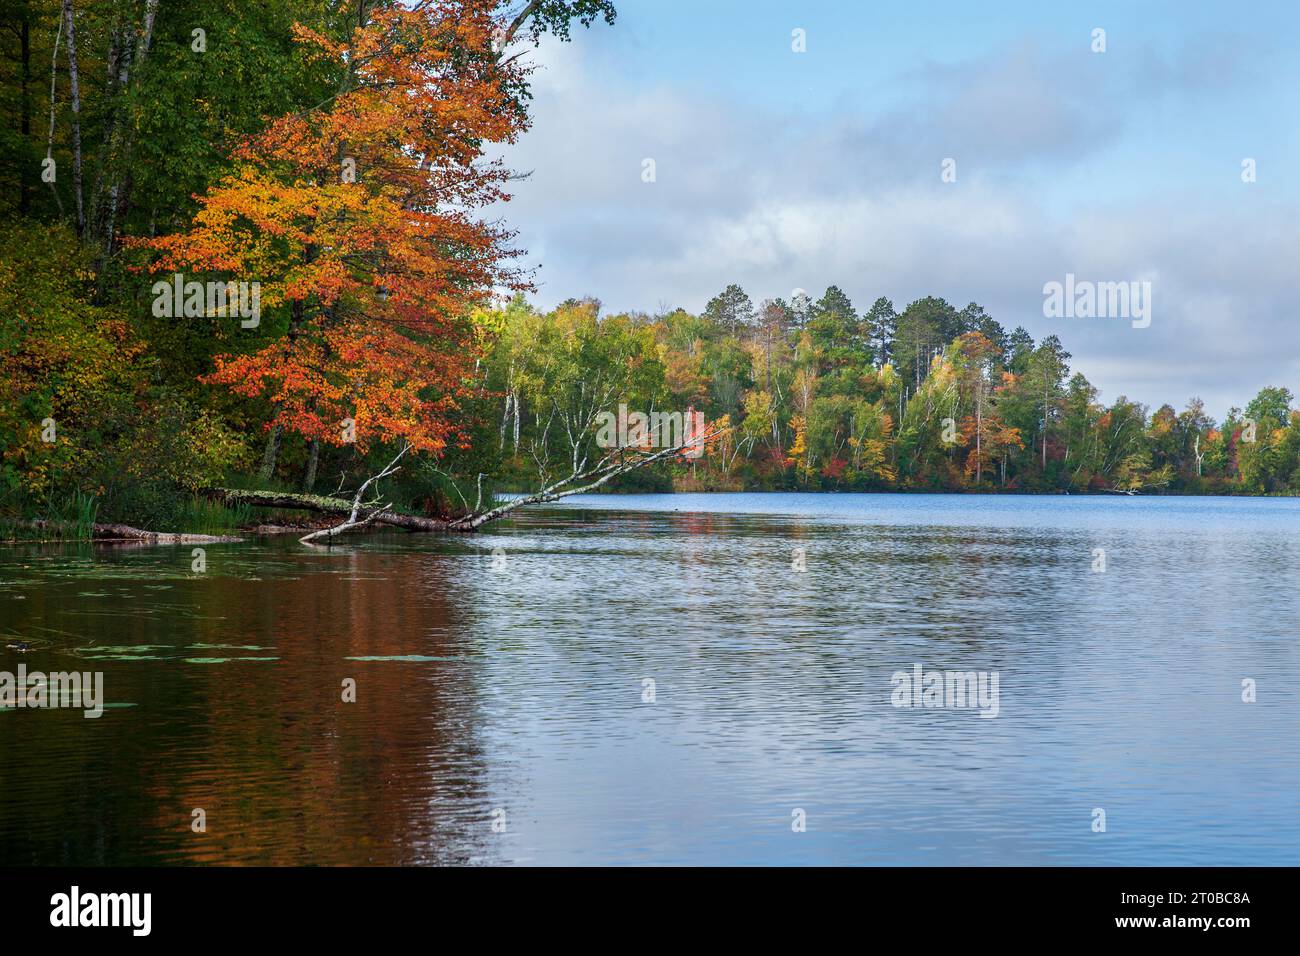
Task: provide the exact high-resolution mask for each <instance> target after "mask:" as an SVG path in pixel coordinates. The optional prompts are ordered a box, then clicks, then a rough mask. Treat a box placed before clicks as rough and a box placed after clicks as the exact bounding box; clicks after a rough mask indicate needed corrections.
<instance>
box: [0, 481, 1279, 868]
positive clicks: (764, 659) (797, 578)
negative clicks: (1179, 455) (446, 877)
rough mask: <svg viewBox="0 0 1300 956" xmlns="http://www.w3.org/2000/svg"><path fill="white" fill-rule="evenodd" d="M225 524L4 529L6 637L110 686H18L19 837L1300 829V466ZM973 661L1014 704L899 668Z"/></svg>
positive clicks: (197, 842)
mask: <svg viewBox="0 0 1300 956" xmlns="http://www.w3.org/2000/svg"><path fill="white" fill-rule="evenodd" d="M191 552H192V549H191V548H189V547H175V548H170V547H126V548H123V547H110V546H89V545H76V546H34V545H33V546H9V547H4V548H0V630H2V631H3V637H4V639H3V640H0V671H7V672H16V671H17V669H18V667H19V665H20V664H21V665H25V666H26V668H27V670H28V671H29V672H30V671H36V670H41V671H47V672H49V671H74V670H75V671H87V672H96V671H98V672H102V674H103V688H104V701H105V702H106V704H105V708H104V710H103V713H102V715H101V716H100V717H98V718H96V719H86V718H85V717H84V716H83V713H82V711H81V710H79V709H75V708H68V709H32V708H9V709H6V710H0V864H5V865H12V864H71V865H85V864H114V865H116V864H196V863H219V864H236V863H239V864H253V863H258V864H546V865H549V864H854V865H857V864H862V865H881V864H885V865H900V864H902V865H907V864H976V865H987V864H1012V865H1015V864H1084V865H1089V864H1124V865H1133V864H1136V865H1147V864H1173V865H1180V864H1233V865H1257V864H1291V865H1294V864H1296V863H1300V796H1298V794H1300V651H1298V647H1300V644H1298V643H1297V635H1298V634H1300V591H1298V590H1297V588H1296V587H1295V581H1296V571H1297V568H1300V500H1292V499H1250V498H1149V497H1135V498H1129V497H1119V496H1114V497H1064V496H1062V497H1027V496H975V495H971V496H945V495H884V494H882V495H847V494H846V495H802V494H717V495H644V496H641V495H632V496H612V495H611V496H589V497H583V498H576V499H569V500H567V501H564V502H561V503H559V504H557V505H555V506H551V507H548V508H543V509H537V510H533V511H531V512H528V513H526V514H524V515H523V516H521V517H519V518H517V519H515V520H513V521H511V522H509V523H504V524H501V525H499V526H491V525H490V526H488V528H487V529H486V530H485V531H484V532H481V533H479V534H477V535H467V536H453V535H448V536H430V535H411V534H405V533H400V532H398V533H384V534H371V535H363V536H357V537H351V538H349V539H347V540H346V543H345V544H344V545H342V546H339V547H334V548H333V549H325V548H318V549H312V548H307V547H304V546H302V545H299V544H298V543H297V542H296V541H295V540H294V539H293V538H292V537H288V538H273V539H256V540H250V541H249V542H246V543H242V544H224V545H210V546H208V547H206V548H205V549H204V552H205V555H204V560H205V563H206V566H205V568H204V569H203V570H202V571H201V572H199V573H196V572H195V571H194V570H193V567H192V563H193V562H194V560H195V559H194V557H193V556H192V553H191ZM1103 567H1104V570H1103V569H1102V568H1103ZM796 568H803V570H797V569H796ZM19 640H21V641H25V642H27V643H28V644H29V645H30V649H29V650H28V651H27V652H26V653H20V652H18V651H17V650H13V649H4V647H3V645H4V644H7V643H14V642H16V641H19ZM936 671H937V672H957V673H960V674H972V676H974V675H975V674H978V675H980V677H981V679H984V678H988V681H987V682H985V683H984V685H983V686H984V689H985V690H986V691H989V690H992V689H993V687H994V686H996V716H993V713H994V709H993V708H992V707H991V706H972V705H974V704H977V703H979V702H978V701H976V700H974V699H968V700H966V701H965V702H964V706H963V701H962V700H961V698H960V696H959V697H957V698H955V699H954V698H953V697H952V695H951V694H948V695H947V696H945V693H946V689H950V684H951V682H949V683H947V684H945V683H944V674H942V673H941V674H940V675H939V679H940V684H939V686H940V690H941V691H943V693H940V694H938V698H939V699H938V701H937V703H939V704H943V705H944V706H937V705H936V706H924V705H923V702H922V700H921V697H922V695H921V693H920V690H921V688H919V687H918V688H917V690H918V693H917V695H916V696H917V698H918V699H917V700H916V701H915V703H916V704H917V706H897V704H898V703H899V690H900V687H906V686H907V685H908V681H910V680H911V679H912V678H913V677H914V676H917V675H918V674H919V675H927V674H929V673H931V672H936ZM899 674H901V675H902V679H900V678H898V677H897V676H896V675H899ZM993 678H996V685H993V684H992V679H993ZM349 682H355V690H354V691H352V690H351V688H352V686H353V685H352V684H351V683H349ZM924 682H925V685H926V687H927V688H928V687H929V686H931V685H930V680H929V678H928V677H925V678H924ZM1243 682H1244V683H1243ZM960 686H961V679H960V678H959V680H958V688H959V689H960ZM972 686H973V685H972ZM345 696H354V698H355V699H354V700H344V697H345ZM1243 697H1246V698H1253V699H1251V700H1249V701H1248V700H1243ZM954 701H955V703H954ZM989 703H990V701H989V700H988V699H987V697H986V698H985V699H984V701H983V704H984V705H988V704H989ZM200 811H201V812H200ZM1098 811H1103V812H1104V818H1103V817H1102V816H1100V815H1099V814H1098ZM1103 821H1104V831H1103V830H1102V829H1101V828H1100V827H1101V823H1102V822H1103ZM200 824H201V825H200Z"/></svg>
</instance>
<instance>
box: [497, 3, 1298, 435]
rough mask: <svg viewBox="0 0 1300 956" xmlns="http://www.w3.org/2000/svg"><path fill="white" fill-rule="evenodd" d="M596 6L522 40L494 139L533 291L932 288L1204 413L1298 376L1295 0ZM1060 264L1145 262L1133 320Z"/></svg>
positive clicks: (1089, 371) (1138, 390)
mask: <svg viewBox="0 0 1300 956" xmlns="http://www.w3.org/2000/svg"><path fill="white" fill-rule="evenodd" d="M617 6H618V9H619V17H618V21H617V23H616V24H615V25H614V26H613V27H612V28H611V27H607V26H605V25H603V24H601V25H597V26H593V27H592V28H591V30H589V31H580V32H578V33H575V36H574V42H572V43H570V44H560V43H554V42H548V43H546V44H544V45H543V47H542V48H541V49H540V50H539V51H537V53H536V55H535V57H534V60H535V62H536V63H537V66H538V68H537V71H536V73H535V75H534V94H535V102H534V124H533V128H532V130H531V131H529V132H528V133H527V134H526V135H525V136H524V138H523V139H522V140H521V141H520V143H518V144H517V145H515V146H514V147H512V148H510V149H509V150H508V151H507V153H506V156H507V159H508V161H509V163H510V164H511V166H512V167H513V168H515V169H517V170H520V171H523V172H530V173H531V175H529V176H528V177H527V178H526V179H525V180H523V181H521V182H519V183H517V184H516V189H515V197H514V199H513V201H512V202H510V203H509V204H507V205H506V206H504V207H503V208H502V209H501V210H500V211H501V213H502V214H503V216H504V218H505V220H506V221H507V223H508V224H509V225H511V226H512V227H513V228H515V229H517V230H518V232H519V240H518V242H519V245H521V246H522V247H524V248H525V249H527V251H528V255H527V260H526V261H527V262H528V264H529V265H530V266H531V267H533V268H534V269H535V282H536V284H537V286H538V291H537V294H536V296H535V300H536V302H537V303H538V304H539V305H541V306H543V307H550V306H552V305H554V304H556V303H557V302H559V301H561V300H563V299H565V298H568V297H570V296H575V297H580V296H584V295H591V296H595V297H596V298H598V299H600V300H601V301H602V302H603V303H604V304H605V308H606V311H614V312H618V311H626V310H641V311H647V312H657V311H660V310H662V309H664V308H666V307H675V306H682V307H684V308H686V309H688V310H691V311H698V310H701V309H702V308H703V307H704V304H705V302H706V301H707V300H708V299H709V298H710V297H711V296H713V295H714V294H716V293H717V292H718V291H719V290H721V289H722V288H723V287H724V286H726V285H727V284H728V283H731V282H738V283H740V284H741V285H742V286H743V287H744V288H745V290H746V291H747V292H749V294H750V295H751V297H752V298H753V299H754V300H755V301H756V302H757V301H759V300H761V299H764V298H771V297H776V296H782V297H787V298H788V297H789V296H790V295H791V293H792V291H793V290H794V289H806V290H808V292H809V293H810V294H812V295H813V297H814V298H815V297H817V296H818V295H820V294H821V292H822V290H824V289H825V288H826V286H827V285H830V284H832V283H833V284H836V285H839V286H840V287H841V288H842V289H844V290H845V291H846V292H847V293H848V294H849V296H850V297H851V298H852V299H853V301H854V303H855V305H857V306H858V307H859V309H865V308H866V307H868V306H869V305H870V304H871V302H872V301H873V300H874V299H875V298H876V297H877V296H880V295H885V296H888V297H889V298H891V299H892V300H893V301H894V303H895V305H896V307H898V309H899V310H900V311H901V310H902V308H903V307H904V306H905V305H906V304H907V303H908V302H910V301H912V300H914V299H917V298H920V297H922V296H925V295H940V296H943V297H945V298H946V299H948V300H949V301H950V302H952V303H954V304H955V305H957V306H958V307H961V306H963V305H965V304H966V303H967V302H970V301H972V300H973V301H976V302H979V303H980V304H981V305H983V306H984V307H985V309H986V310H988V312H989V313H990V314H991V315H993V316H994V317H995V318H996V319H998V320H999V321H1000V322H1001V323H1002V324H1003V325H1004V326H1005V327H1006V328H1007V329H1008V330H1010V329H1011V328H1013V327H1015V326H1017V325H1023V326H1024V327H1025V328H1026V329H1028V330H1029V331H1030V332H1031V333H1032V334H1033V335H1034V336H1035V338H1040V337H1042V336H1044V335H1048V334H1051V333H1055V334H1057V335H1059V336H1060V337H1061V339H1062V341H1063V342H1064V344H1065V346H1066V348H1067V349H1068V350H1069V351H1071V352H1072V353H1073V355H1074V359H1073V361H1072V363H1071V364H1072V366H1073V367H1074V368H1075V369H1077V370H1079V371H1083V372H1084V373H1085V374H1086V375H1087V376H1088V377H1089V379H1091V380H1092V382H1093V383H1094V384H1095V385H1097V386H1098V387H1099V388H1100V389H1101V391H1102V399H1103V400H1104V401H1111V400H1113V399H1114V398H1116V397H1117V396H1118V395H1120V394H1126V395H1128V397H1130V398H1133V399H1136V400H1139V401H1143V402H1147V403H1149V404H1151V405H1152V406H1153V407H1154V406H1156V405H1158V404H1160V403H1162V402H1166V401H1168V402H1171V403H1173V404H1174V405H1175V406H1177V407H1179V408H1181V407H1182V406H1183V404H1184V403H1185V402H1186V401H1187V399H1188V398H1189V397H1190V396H1192V395H1199V396H1200V397H1202V398H1203V399H1204V400H1205V401H1206V403H1207V405H1208V406H1209V410H1210V412H1211V414H1213V415H1215V416H1216V417H1222V416H1223V414H1224V413H1225V412H1226V410H1227V408H1228V407H1229V406H1230V405H1234V404H1235V405H1243V404H1244V403H1245V402H1246V401H1247V400H1248V399H1249V398H1250V397H1251V396H1253V395H1254V393H1255V392H1256V391H1257V390H1258V388H1259V387H1260V386H1263V385H1266V384H1275V385H1286V386H1288V387H1290V388H1291V389H1292V391H1295V392H1300V350H1297V349H1296V348H1295V345H1296V344H1297V343H1300V326H1298V325H1297V320H1298V319H1300V309H1298V308H1297V305H1298V304H1300V295H1298V294H1297V293H1300V288H1298V287H1300V281H1298V280H1297V269H1298V267H1300V255H1297V253H1300V241H1298V240H1297V211H1298V208H1300V203H1298V202H1297V200H1298V199H1300V150H1298V149H1297V147H1298V146H1300V142H1298V139H1300V123H1297V119H1298V117H1297V112H1298V107H1297V104H1300V97H1297V95H1296V93H1297V89H1300V86H1297V81H1298V80H1300V64H1298V63H1297V62H1296V60H1295V58H1294V57H1293V56H1291V55H1290V53H1289V52H1288V51H1293V50H1294V49H1296V48H1297V46H1298V45H1300V42H1298V41H1300V5H1297V4H1294V3H1291V2H1286V3H1283V2H1280V0H1278V2H1263V3H1253V4H1241V3H1232V2H1211V0H1180V2H1170V3H1164V2H1147V0H1126V2H1123V3H1088V4H1063V3H1043V2H1042V0H1034V2H1024V3H1019V2H1000V3H997V4H983V3H978V4H977V3H970V2H925V0H913V2H910V3H907V4H877V3H866V2H859V0H804V2H793V0H619V2H618V3H617ZM1085 8H1086V9H1085ZM1099 27H1100V28H1103V29H1105V31H1106V36H1105V42H1106V50H1105V52H1104V53H1095V52H1093V50H1092V46H1093V31H1094V29H1096V28H1099ZM796 29H801V30H803V31H804V32H805V36H806V52H802V53H799V52H795V51H794V50H792V31H793V30H796ZM948 158H951V159H953V160H955V163H956V173H957V177H956V181H955V182H943V181H942V179H941V175H940V172H941V164H942V163H943V161H944V160H945V159H948ZM1247 158H1249V159H1253V160H1254V162H1255V168H1256V176H1257V181H1255V182H1253V183H1244V182H1243V181H1242V162H1243V160H1244V159H1247ZM646 159H653V160H654V165H655V179H654V182H644V181H643V177H642V170H643V168H644V167H643V162H644V160H646ZM1067 272H1072V273H1074V274H1075V275H1076V276H1077V277H1078V278H1080V279H1090V280H1094V281H1107V282H1109V281H1131V280H1149V281H1151V283H1152V322H1151V325H1150V327H1149V328H1145V329H1135V328H1133V327H1132V326H1131V324H1130V322H1128V321H1127V320H1124V319H1069V318H1045V317H1044V315H1043V291H1042V290H1043V284H1044V283H1046V282H1049V281H1053V280H1055V281H1062V280H1063V279H1064V277H1065V274H1066V273H1067Z"/></svg>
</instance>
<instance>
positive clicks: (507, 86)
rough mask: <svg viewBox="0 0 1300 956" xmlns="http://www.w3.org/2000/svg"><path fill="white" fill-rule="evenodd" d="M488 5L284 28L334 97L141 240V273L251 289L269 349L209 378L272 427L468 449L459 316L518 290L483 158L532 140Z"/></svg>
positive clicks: (267, 139) (469, 351)
mask: <svg viewBox="0 0 1300 956" xmlns="http://www.w3.org/2000/svg"><path fill="white" fill-rule="evenodd" d="M495 6H496V2H495V0H438V2H424V3H421V4H418V5H416V6H415V7H413V8H408V7H404V6H402V5H398V4H394V5H391V6H383V7H380V8H378V9H373V10H371V11H370V12H368V13H366V14H364V15H363V21H364V22H362V23H361V24H360V25H357V26H355V27H354V28H353V30H352V32H351V34H350V35H349V36H348V37H346V38H345V39H343V40H334V39H331V38H329V37H327V36H324V35H322V34H320V33H318V32H315V31H312V30H309V29H307V28H305V27H302V26H298V27H296V28H295V33H296V36H297V38H298V40H299V41H300V42H302V43H303V44H305V45H306V46H307V48H308V49H309V50H310V51H311V53H312V55H313V56H315V57H319V58H323V59H324V60H325V62H326V65H327V66H331V67H332V68H333V69H334V71H335V72H336V73H337V75H338V77H339V79H338V86H337V90H336V92H335V93H334V95H332V96H329V97H328V98H327V99H326V100H325V101H324V102H323V103H321V104H320V105H319V106H318V107H317V108H314V109H311V110H308V111H305V112H303V113H297V114H292V115H287V116H282V117H279V118H278V119H275V120H273V121H272V122H270V123H269V125H268V127H267V128H266V129H265V131H264V132H263V133H262V134H261V135H259V136H258V137H256V138H255V139H253V140H251V141H249V142H247V143H245V144H243V145H242V146H241V147H240V148H238V149H237V150H236V151H235V153H234V158H235V160H236V167H235V169H234V170H233V172H232V173H231V174H230V175H229V176H228V177H227V178H225V179H224V180H223V181H222V182H220V183H219V184H218V185H217V186H216V187H215V188H213V189H211V190H210V191H209V192H208V193H207V194H206V195H204V196H201V197H196V198H198V200H199V202H200V208H199V211H198V213H197V214H196V216H195V218H194V220H193V222H192V223H191V224H190V227H189V228H188V229H187V230H185V231H183V232H181V233H178V234H174V235H169V236H163V237H158V238H153V239H148V240H143V241H139V242H137V243H136V245H138V246H142V247H145V248H147V249H150V250H152V251H153V252H154V253H156V254H157V255H156V258H155V259H154V261H153V262H152V263H151V265H150V266H149V268H150V270H151V271H153V272H174V271H184V270H190V271H192V272H199V273H204V274H207V275H209V276H220V277H225V278H237V279H240V280H253V281H258V282H259V283H260V285H261V306H262V308H263V310H277V309H278V313H277V314H278V315H279V316H280V317H281V318H280V319H279V320H278V323H277V324H276V326H275V331H276V332H277V333H278V334H275V335H274V336H273V338H272V340H271V341H270V342H269V344H266V345H265V346H264V347H262V348H260V349H259V350H257V351H255V352H252V353H251V354H243V355H221V356H219V357H218V358H217V360H216V368H215V370H214V371H213V372H212V373H211V374H210V375H208V376H206V377H205V379H204V381H208V382H212V383H217V384H221V385H224V386H227V387H229V388H231V389H233V390H234V391H235V392H237V393H239V394H242V395H246V396H250V397H255V396H265V397H266V398H269V399H270V401H271V404H272V407H273V409H274V412H273V417H272V420H271V421H270V422H269V423H268V426H267V427H268V428H273V427H274V428H282V429H285V430H288V431H293V432H296V433H298V434H300V435H302V436H303V437H304V438H307V439H309V440H310V439H314V440H318V441H321V442H324V443H331V444H341V443H343V442H345V441H348V440H351V437H352V436H347V435H345V431H344V430H343V429H341V428H340V422H341V421H343V420H345V419H351V420H352V422H353V423H354V426H353V427H354V430H355V441H356V443H357V445H358V446H359V447H360V448H362V449H363V450H364V449H365V448H366V447H367V446H368V445H370V444H372V443H374V442H386V441H403V442H409V443H410V444H411V445H412V446H413V447H414V448H416V449H419V450H423V451H431V452H438V451H439V450H441V449H442V448H444V447H446V445H447V444H448V443H449V442H461V443H463V435H462V433H461V432H460V430H459V429H458V427H457V425H456V421H455V412H456V411H457V409H458V399H460V398H463V397H464V390H465V388H466V384H467V382H468V376H469V373H470V372H471V371H472V369H473V365H474V360H475V357H476V354H477V353H476V345H475V340H474V336H473V334H472V326H471V324H470V320H469V312H470V310H471V309H472V308H473V307H474V306H476V305H479V304H482V303H483V302H485V301H486V300H487V299H488V298H489V297H490V295H491V293H492V291H493V288H494V287H499V288H507V289H521V288H527V282H526V281H525V279H524V277H522V276H521V274H520V273H519V271H518V270H517V269H513V268H511V267H510V264H509V263H510V260H511V258H512V257H513V256H515V255H517V254H518V253H517V252H516V251H515V250H512V249H511V248H510V246H509V244H510V240H511V238H512V234H511V233H509V232H507V231H505V230H503V229H501V228H500V227H498V226H496V225H494V224H492V223H489V222H486V221H484V220H483V219H482V218H480V217H479V215H478V214H477V213H478V211H480V210H482V209H483V208H484V207H486V206H488V205H491V204H492V203H494V202H497V201H500V200H505V199H508V198H509V196H508V195H507V194H506V193H505V191H504V187H505V184H506V181H507V179H508V177H509V175H510V172H509V170H508V169H506V168H505V167H504V166H503V164H502V163H501V161H500V160H499V159H498V160H488V159H486V158H485V146H486V145H487V144H490V143H508V142H513V141H514V140H515V138H516V137H517V136H518V134H519V133H520V132H521V131H522V130H523V129H524V128H525V126H526V123H527V117H526V114H525V112H524V110H523V109H522V108H520V106H519V103H518V101H517V99H516V98H515V96H514V95H512V91H517V90H518V89H519V87H520V85H521V83H522V79H523V75H524V68H522V67H520V66H519V65H518V64H517V63H516V62H515V61H512V60H510V59H507V58H502V57H499V56H498V55H496V53H495V52H494V50H493V37H494V33H499V30H500V26H501V25H500V23H499V21H497V20H496V19H494V16H493V8H494V7H495ZM362 9H363V10H365V9H366V8H365V5H362Z"/></svg>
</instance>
